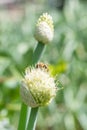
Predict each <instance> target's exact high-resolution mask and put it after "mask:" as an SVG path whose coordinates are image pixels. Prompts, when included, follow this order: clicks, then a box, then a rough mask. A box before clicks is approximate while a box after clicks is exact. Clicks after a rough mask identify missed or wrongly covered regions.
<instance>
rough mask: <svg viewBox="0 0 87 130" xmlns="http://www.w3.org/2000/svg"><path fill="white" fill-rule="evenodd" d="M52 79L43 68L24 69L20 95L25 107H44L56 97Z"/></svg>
mask: <svg viewBox="0 0 87 130" xmlns="http://www.w3.org/2000/svg"><path fill="white" fill-rule="evenodd" d="M56 91H57V89H56V86H55V81H54V78H53V77H51V76H50V74H49V72H47V71H46V70H45V69H44V68H43V69H42V68H28V69H26V72H25V76H24V79H23V81H22V86H21V87H20V94H21V97H22V100H23V101H24V103H25V104H26V105H29V106H31V107H37V106H44V105H47V104H49V103H50V102H51V100H52V99H53V98H54V97H55V95H56Z"/></svg>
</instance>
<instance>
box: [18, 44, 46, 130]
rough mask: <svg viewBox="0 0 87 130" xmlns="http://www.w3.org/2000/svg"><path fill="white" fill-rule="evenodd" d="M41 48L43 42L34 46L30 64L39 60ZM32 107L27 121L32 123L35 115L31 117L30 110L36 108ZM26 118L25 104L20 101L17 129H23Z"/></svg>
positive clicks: (42, 48) (42, 47)
mask: <svg viewBox="0 0 87 130" xmlns="http://www.w3.org/2000/svg"><path fill="white" fill-rule="evenodd" d="M43 50H44V44H42V43H38V45H37V47H36V49H35V50H34V53H33V59H32V65H35V64H36V63H37V62H38V61H39V59H40V57H41V55H42V53H43ZM32 109H33V110H32ZM32 109H31V113H30V115H31V116H30V119H29V121H30V122H32V123H34V122H33V121H31V119H32V120H34V121H35V119H36V117H32V116H33V114H32V112H33V111H34V109H35V112H36V108H32ZM36 115H37V114H35V116H36ZM26 118H27V106H26V105H25V104H24V103H22V106H21V112H20V119H19V125H18V130H25V128H26V120H27V119H26ZM33 125H34V124H33ZM29 130H30V129H29Z"/></svg>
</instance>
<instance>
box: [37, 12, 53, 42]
mask: <svg viewBox="0 0 87 130" xmlns="http://www.w3.org/2000/svg"><path fill="white" fill-rule="evenodd" d="M53 35H54V26H53V20H52V17H51V16H50V15H49V14H47V13H43V15H41V16H40V18H39V19H38V21H37V24H36V28H35V38H36V40H37V41H39V42H41V43H43V44H47V43H49V42H51V41H52V39H53Z"/></svg>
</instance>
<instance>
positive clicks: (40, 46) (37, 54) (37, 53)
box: [32, 43, 45, 65]
mask: <svg viewBox="0 0 87 130" xmlns="http://www.w3.org/2000/svg"><path fill="white" fill-rule="evenodd" d="M44 47H45V45H44V44H43V43H38V45H37V47H36V48H35V50H34V53H33V59H32V65H35V64H36V63H37V62H38V61H39V60H40V57H41V55H42V54H43V50H44Z"/></svg>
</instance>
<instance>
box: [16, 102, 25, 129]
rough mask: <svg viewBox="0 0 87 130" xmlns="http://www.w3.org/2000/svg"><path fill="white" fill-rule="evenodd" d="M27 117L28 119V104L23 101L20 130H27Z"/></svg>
mask: <svg viewBox="0 0 87 130" xmlns="http://www.w3.org/2000/svg"><path fill="white" fill-rule="evenodd" d="M26 119H27V106H26V105H25V104H24V103H22V106H21V112H20V119H19V125H18V130H25V128H26Z"/></svg>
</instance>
